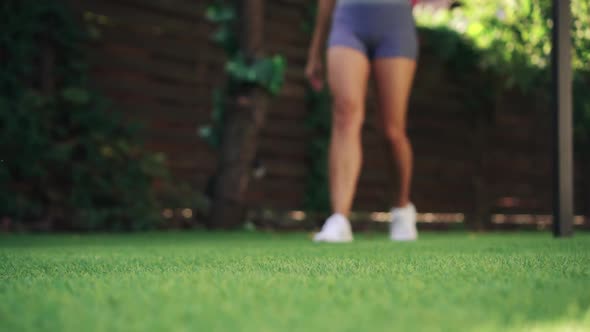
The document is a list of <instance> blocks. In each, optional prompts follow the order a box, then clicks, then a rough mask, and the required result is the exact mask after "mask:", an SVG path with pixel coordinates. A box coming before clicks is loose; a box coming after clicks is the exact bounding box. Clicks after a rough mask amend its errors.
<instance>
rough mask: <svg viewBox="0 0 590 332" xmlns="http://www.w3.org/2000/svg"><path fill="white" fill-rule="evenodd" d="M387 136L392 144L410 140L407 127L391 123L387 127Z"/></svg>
mask: <svg viewBox="0 0 590 332" xmlns="http://www.w3.org/2000/svg"><path fill="white" fill-rule="evenodd" d="M385 136H386V137H387V140H389V141H390V142H391V143H392V144H404V143H406V142H408V135H407V133H406V129H405V128H404V127H401V126H399V125H389V126H387V127H386V128H385Z"/></svg>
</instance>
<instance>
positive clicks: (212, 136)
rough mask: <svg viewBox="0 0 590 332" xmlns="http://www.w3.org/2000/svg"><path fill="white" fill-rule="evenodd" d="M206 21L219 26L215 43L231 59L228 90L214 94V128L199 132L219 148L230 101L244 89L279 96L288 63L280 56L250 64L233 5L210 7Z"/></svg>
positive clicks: (218, 2)
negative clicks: (239, 39) (243, 46)
mask: <svg viewBox="0 0 590 332" xmlns="http://www.w3.org/2000/svg"><path fill="white" fill-rule="evenodd" d="M205 17H206V18H207V20H208V21H210V22H212V23H215V24H217V25H218V29H217V30H216V31H215V32H214V33H213V35H212V36H211V39H212V40H213V41H214V42H215V43H216V44H217V45H218V46H220V47H221V48H223V50H224V51H225V54H226V55H227V58H228V61H227V62H226V64H225V72H226V74H227V75H228V80H227V82H226V84H225V86H223V87H221V88H217V89H215V90H214V91H213V112H212V115H211V124H209V125H207V126H204V127H201V128H200V129H199V134H200V136H201V137H202V138H203V139H205V140H206V141H207V142H208V143H209V144H210V145H211V146H212V147H214V148H219V146H220V145H221V138H222V137H223V127H224V123H225V113H226V108H225V105H226V100H227V99H228V98H231V96H232V95H234V94H235V93H236V92H237V91H238V89H239V88H240V87H243V86H244V85H254V86H258V87H261V88H263V89H264V90H265V91H267V92H268V93H270V94H271V95H272V96H276V95H277V94H278V93H279V92H280V90H281V88H282V86H283V82H284V76H285V68H286V61H285V59H284V57H282V56H280V55H274V56H272V57H265V58H260V59H256V60H254V61H248V60H247V59H246V57H245V55H244V53H243V52H242V50H240V46H239V42H238V37H237V34H236V21H237V10H236V6H235V3H234V2H233V1H224V0H215V1H213V2H212V3H211V4H209V6H208V7H207V10H206V13H205Z"/></svg>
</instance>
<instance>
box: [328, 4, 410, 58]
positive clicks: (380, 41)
mask: <svg viewBox="0 0 590 332" xmlns="http://www.w3.org/2000/svg"><path fill="white" fill-rule="evenodd" d="M332 46H345V47H350V48H354V49H356V50H359V51H360V52H362V53H364V54H365V55H366V56H367V58H369V59H370V60H373V59H376V58H395V57H403V58H410V59H416V58H417V57H418V36H417V31H416V24H415V21H414V16H413V14H412V6H411V4H410V2H409V1H408V3H407V4H406V3H356V2H355V3H344V4H338V5H337V6H336V9H335V10H334V15H333V18H332V27H331V30H330V35H329V38H328V47H332Z"/></svg>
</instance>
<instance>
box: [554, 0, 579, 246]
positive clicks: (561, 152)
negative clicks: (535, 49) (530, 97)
mask: <svg viewBox="0 0 590 332" xmlns="http://www.w3.org/2000/svg"><path fill="white" fill-rule="evenodd" d="M570 8H571V7H570V0H553V48H552V58H553V61H552V67H553V68H552V71H553V111H554V126H555V127H554V146H553V148H554V150H553V161H554V165H553V166H554V167H553V173H554V175H553V185H554V190H553V234H554V236H556V237H569V236H571V235H572V233H573V227H572V226H573V220H574V211H573V210H574V208H573V128H572V127H573V118H572V61H571V32H570V31H571V30H570V25H571V9H570Z"/></svg>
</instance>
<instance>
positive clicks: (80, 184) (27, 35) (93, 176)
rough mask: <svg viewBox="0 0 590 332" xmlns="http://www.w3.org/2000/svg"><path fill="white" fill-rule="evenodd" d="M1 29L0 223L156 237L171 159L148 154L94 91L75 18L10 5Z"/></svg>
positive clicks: (50, 8)
mask: <svg viewBox="0 0 590 332" xmlns="http://www.w3.org/2000/svg"><path fill="white" fill-rule="evenodd" d="M0 22H1V23H0V24H1V26H0V29H1V30H2V34H1V37H0V58H1V63H2V66H1V67H0V153H1V158H0V159H2V163H1V164H0V186H2V188H5V189H4V190H2V192H1V193H0V217H2V216H4V217H10V218H11V219H13V220H15V221H17V222H23V223H36V222H39V221H41V220H49V221H50V222H51V223H52V224H53V227H57V228H59V229H88V230H92V229H112V230H133V229H144V228H149V227H153V226H154V225H155V224H156V223H157V222H158V221H159V217H158V209H157V201H156V194H155V191H154V190H153V188H152V184H153V182H154V181H155V180H156V179H164V178H166V177H167V171H166V168H165V167H164V162H165V160H164V156H163V155H161V154H153V153H149V152H147V151H146V149H144V147H143V146H142V144H141V141H140V140H139V137H138V134H139V133H138V129H139V127H138V126H133V125H129V124H127V122H124V121H122V119H121V118H120V116H119V114H118V113H115V112H113V111H110V110H111V105H110V104H109V103H108V102H107V100H106V99H105V98H103V97H102V96H101V95H100V94H98V93H97V92H95V91H94V90H92V89H91V87H90V85H89V84H88V78H89V76H88V73H87V68H88V66H87V64H86V62H85V59H84V52H83V50H82V47H83V42H84V41H85V40H86V39H87V37H88V36H87V35H86V34H85V32H84V30H81V29H80V27H79V26H78V25H77V23H76V22H75V18H74V16H73V14H72V13H70V12H69V11H68V9H67V8H66V7H65V5H64V4H63V2H61V1H50V0H43V1H38V0H36V1H35V0H26V1H23V0H9V1H4V2H2V4H1V5H0ZM47 59H50V60H48V61H46V60H47ZM46 62H47V63H46Z"/></svg>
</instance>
